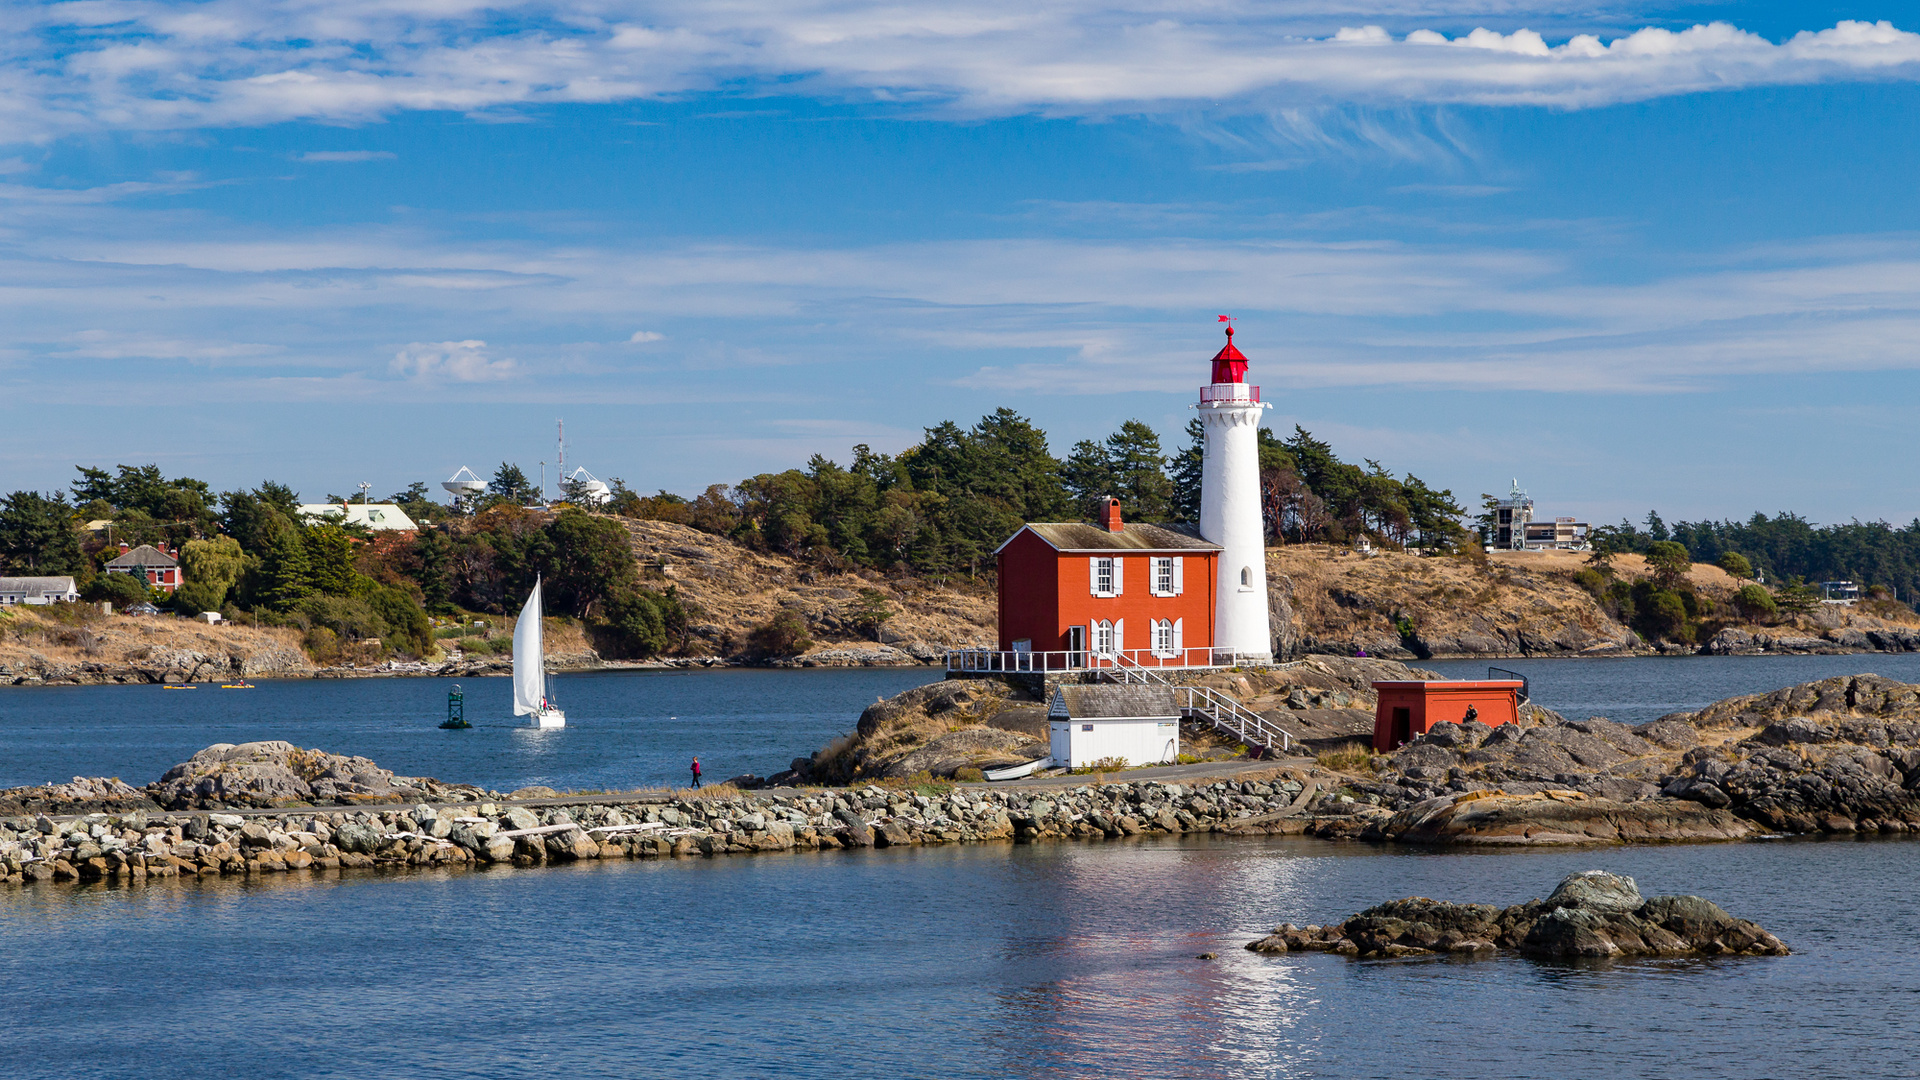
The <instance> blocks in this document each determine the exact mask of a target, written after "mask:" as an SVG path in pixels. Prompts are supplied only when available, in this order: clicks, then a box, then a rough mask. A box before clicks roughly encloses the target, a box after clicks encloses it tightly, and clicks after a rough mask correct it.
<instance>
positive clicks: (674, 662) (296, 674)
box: [0, 643, 946, 686]
mask: <svg viewBox="0 0 1920 1080" xmlns="http://www.w3.org/2000/svg"><path fill="white" fill-rule="evenodd" d="M265 661H266V662H263V661H262V659H261V658H256V657H249V658H246V659H245V660H241V661H236V660H235V659H234V658H231V657H227V656H213V655H206V654H198V653H182V654H181V655H178V656H161V657H158V658H156V660H155V661H154V662H153V663H141V664H125V663H121V664H112V663H99V662H92V661H88V662H81V663H71V664H63V663H58V662H45V663H38V664H30V665H28V666H26V667H25V668H24V669H16V668H15V667H12V666H8V665H4V664H0V686H125V685H135V686H152V685H161V684H166V685H174V684H182V683H220V682H227V681H232V680H236V679H238V680H252V679H395V678H439V679H479V678H489V677H493V676H508V675H511V674H513V663H512V661H510V660H467V659H462V660H447V661H443V662H441V663H429V662H426V661H421V660H387V661H382V662H381V663H378V664H342V665H336V666H333V667H312V666H310V665H307V664H306V663H305V660H304V658H296V657H290V656H289V657H268V658H265ZM945 662H946V652H945V651H944V650H938V649H934V648H933V647H932V646H927V645H920V644H918V643H915V647H912V648H909V647H905V646H902V647H895V646H891V645H876V646H874V647H872V648H868V649H853V648H834V649H825V650H821V651H818V652H812V653H806V654H804V655H801V656H791V657H785V658H782V659H777V660H771V661H757V660H756V661H749V660H743V659H738V658H735V659H728V658H726V657H719V656H672V657H663V658H660V659H656V660H602V659H600V658H599V657H598V656H593V655H589V656H586V657H578V656H567V655H555V656H550V657H548V669H549V670H550V671H553V672H556V673H561V674H567V673H573V672H587V671H689V670H700V669H706V668H742V667H773V668H854V667H929V666H939V665H941V664H943V663H945Z"/></svg>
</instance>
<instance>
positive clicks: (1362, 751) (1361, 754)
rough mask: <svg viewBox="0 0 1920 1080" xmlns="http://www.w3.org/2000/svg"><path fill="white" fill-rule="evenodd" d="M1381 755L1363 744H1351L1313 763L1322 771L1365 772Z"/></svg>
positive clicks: (1326, 754) (1323, 755) (1324, 755)
mask: <svg viewBox="0 0 1920 1080" xmlns="http://www.w3.org/2000/svg"><path fill="white" fill-rule="evenodd" d="M1380 757H1381V755H1379V754H1376V753H1374V752H1373V747H1372V746H1371V745H1369V744H1367V743H1364V742H1351V743H1348V744H1347V745H1345V746H1342V747H1340V748H1339V749H1337V750H1329V751H1327V752H1326V753H1324V754H1321V755H1320V756H1319V757H1317V758H1315V759H1314V761H1315V763H1316V764H1318V765H1319V766H1320V767H1321V768H1323V769H1330V770H1332V771H1334V772H1346V773H1351V772H1366V771H1369V770H1371V769H1372V768H1373V763H1374V761H1375V760H1376V759H1378V758H1380Z"/></svg>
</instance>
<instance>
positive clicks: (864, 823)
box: [0, 743, 1318, 885]
mask: <svg viewBox="0 0 1920 1080" xmlns="http://www.w3.org/2000/svg"><path fill="white" fill-rule="evenodd" d="M307 755H320V752H318V751H300V750H298V749H297V748H292V747H289V746H288V744H285V743H275V744H250V745H247V746H241V747H210V748H208V750H206V751H202V752H201V754H198V755H196V756H195V758H194V760H193V761H191V762H185V763H182V764H181V765H180V766H176V767H175V769H173V770H170V771H169V773H168V777H169V779H166V780H163V781H160V782H157V783H156V784H154V785H149V787H147V788H145V789H139V788H132V787H129V786H127V785H124V784H122V785H118V787H114V786H112V785H113V783H114V782H111V781H85V782H83V781H79V780H76V781H75V785H83V784H84V785H85V786H87V787H88V789H89V790H87V791H85V792H81V791H74V792H72V794H76V795H82V794H84V795H88V796H91V797H93V798H96V799H108V800H115V808H114V809H113V810H112V811H108V810H95V811H94V812H92V813H86V814H78V815H59V814H48V813H45V812H38V813H32V814H30V815H29V814H18V813H16V814H15V815H14V816H9V817H4V818H0V879H3V880H4V881H5V882H6V883H9V884H16V885H18V884H32V883H36V882H95V881H111V882H137V881H145V880H148V879H150V878H155V877H161V878H164V877H180V876H188V877H195V876H222V875H236V874H237V875H258V874H271V873H284V872H295V871H298V872H314V871H336V870H346V869H367V868H381V867H385V868H399V867H408V866H416V867H417V866H438V865H459V864H467V865H472V866H482V867H483V866H488V865H495V864H502V865H513V866H537V865H549V864H558V863H568V862H577V861H580V860H592V859H612V858H629V859H632V858H638V859H648V858H681V857H691V856H696V855H697V856H704V857H713V856H718V855H733V854H752V853H761V852H774V851H826V850H842V849H851V848H866V847H875V848H884V847H904V846H910V845H917V844H949V843H992V842H1013V843H1028V842H1032V841H1036V840H1046V839H1058V840H1068V839H1080V840H1103V839H1119V838H1123V837H1131V836H1145V835H1180V834H1187V833H1219V834H1228V835H1248V834H1268V833H1300V832H1304V831H1306V829H1307V823H1306V822H1305V821H1304V820H1301V819H1300V817H1299V815H1300V814H1302V813H1303V812H1304V811H1305V809H1306V807H1307V805H1308V803H1309V800H1310V799H1311V797H1312V796H1313V794H1314V793H1315V791H1316V790H1317V786H1318V785H1317V784H1316V783H1315V782H1314V781H1313V780H1312V779H1310V778H1302V777H1301V776H1299V775H1298V774H1290V773H1283V772H1282V770H1274V771H1273V772H1274V774H1275V775H1272V776H1268V777H1263V778H1258V779H1243V780H1237V781H1231V782H1229V781H1215V782H1212V783H1207V784H1202V785H1180V784H1163V783H1158V782H1152V781H1147V782H1138V783H1094V784H1089V785H1083V786H1078V787H1074V788H1072V789H1070V790H1066V791H1032V790H1019V789H1014V790H987V789H982V788H973V787H953V788H948V789H932V793H927V792H926V791H916V790H909V789H902V788H883V787H879V786H875V785H869V786H866V787H863V788H859V789H850V790H839V791H829V790H787V791H768V792H751V793H743V792H736V791H732V790H729V789H726V788H725V787H719V788H716V789H713V790H712V791H711V792H708V793H700V792H682V793H667V792H637V793H633V794H629V795H620V796H594V797H575V798H571V799H562V798H560V797H558V796H556V795H555V793H553V792H551V791H547V790H544V789H531V790H524V791H520V792H515V793H513V795H512V796H497V795H494V794H491V793H488V794H486V795H483V796H482V797H481V798H479V799H478V800H474V799H471V798H468V797H469V796H472V795H474V794H475V793H476V789H473V788H470V787H467V788H462V787H458V786H454V785H442V784H439V782H438V781H423V780H420V779H419V778H407V777H399V778H393V777H392V774H390V773H386V774H384V775H385V777H388V778H391V779H390V780H382V778H381V777H380V776H378V775H375V774H372V773H368V772H366V771H365V770H363V771H362V773H361V774H358V775H357V776H356V775H354V774H349V775H347V776H341V777H335V776H331V775H323V776H319V777H316V778H315V779H314V780H312V781H310V782H306V787H305V790H304V792H301V791H298V790H296V789H290V788H289V787H288V786H287V785H286V784H285V783H284V782H283V780H282V778H281V777H279V776H278V775H276V773H277V770H278V768H279V767H278V766H275V765H272V764H271V763H270V759H277V760H279V761H282V762H284V761H286V760H288V759H290V758H291V759H293V760H296V761H297V760H299V759H301V757H303V756H307ZM320 756H321V757H322V758H325V759H328V760H330V761H331V762H333V763H334V764H332V765H329V767H328V769H327V770H325V771H326V772H328V773H333V772H336V771H347V770H348V769H350V768H351V766H352V763H356V762H364V761H365V759H354V758H340V757H337V756H335V755H320ZM235 761H243V762H246V763H249V764H250V765H251V766H253V767H252V768H251V769H239V770H234V769H227V768H223V767H221V766H222V764H223V762H224V763H225V764H231V763H233V762H235ZM340 762H346V763H349V764H348V766H347V767H346V768H342V767H341V766H340V765H339V764H338V763H340ZM367 764H369V765H370V764H371V763H367ZM382 772H383V771H382ZM363 781H364V782H363ZM72 786H74V785H62V787H72ZM46 790H49V789H37V788H27V789H15V790H14V791H11V792H6V793H0V797H3V798H4V799H5V800H6V801H5V802H4V803H0V805H4V806H6V807H7V808H8V809H12V810H15V811H18V810H20V809H22V808H23V807H25V806H26V805H28V804H29V802H30V801H31V800H30V799H23V798H22V797H21V794H20V793H21V792H37V791H46ZM297 794H305V795H307V796H309V797H330V798H332V799H334V800H337V801H339V802H342V803H345V804H346V805H334V806H310V807H309V806H298V807H289V806H288V805H287V804H288V803H289V802H290V801H293V800H292V799H291V798H289V796H291V795H297ZM403 794H404V795H405V796H415V795H417V796H422V797H423V798H422V801H420V802H418V803H415V804H413V805H410V806H409V805H391V804H392V803H395V802H398V801H399V800H401V799H402V798H403ZM427 799H445V800H448V801H444V802H430V801H427ZM158 801H166V802H169V803H172V804H175V805H176V806H185V805H189V804H198V805H202V806H206V807H214V806H223V807H226V809H224V810H222V809H174V810H167V809H161V808H158V807H157V806H155V805H154V804H155V803H156V802H158ZM374 802H384V803H388V804H389V805H386V806H379V805H367V804H368V803H374ZM273 804H278V805H279V807H280V808H278V809H270V810H269V809H261V808H260V807H263V806H267V805H273ZM243 806H245V807H252V808H250V809H240V808H239V807H243Z"/></svg>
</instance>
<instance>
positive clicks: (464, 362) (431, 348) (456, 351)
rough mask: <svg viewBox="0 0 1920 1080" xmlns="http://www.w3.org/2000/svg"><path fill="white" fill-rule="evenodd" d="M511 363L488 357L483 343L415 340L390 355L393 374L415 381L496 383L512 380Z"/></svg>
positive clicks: (513, 366)
mask: <svg viewBox="0 0 1920 1080" xmlns="http://www.w3.org/2000/svg"><path fill="white" fill-rule="evenodd" d="M516 367H517V365H516V364H515V363H514V362H513V361H512V360H506V359H501V360H494V359H491V358H489V357H488V356H487V343H486V342H484V341H433V342H426V341H416V342H414V343H413V344H411V345H408V346H407V347H405V348H403V349H401V350H400V351H399V352H397V353H395V354H393V371H394V373H395V374H397V375H402V376H405V377H407V378H410V379H413V380H415V381H416V382H440V381H446V382H462V383H471V382H497V381H499V380H501V379H507V378H512V377H513V375H514V369H515V368H516Z"/></svg>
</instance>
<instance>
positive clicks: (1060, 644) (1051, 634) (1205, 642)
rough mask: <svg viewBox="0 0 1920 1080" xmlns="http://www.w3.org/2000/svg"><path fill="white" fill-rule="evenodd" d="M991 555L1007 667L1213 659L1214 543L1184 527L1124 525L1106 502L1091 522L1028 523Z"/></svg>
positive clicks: (1114, 504) (1178, 663)
mask: <svg viewBox="0 0 1920 1080" xmlns="http://www.w3.org/2000/svg"><path fill="white" fill-rule="evenodd" d="M994 554H995V555H997V556H999V558H1000V651H1001V653H1002V654H1003V655H1004V656H1005V657H1006V660H1007V663H1006V664H1005V667H1006V668H1008V669H1013V670H1028V671H1057V670H1066V669H1073V668H1086V667H1104V666H1109V665H1113V664H1116V663H1127V664H1138V665H1140V666H1143V667H1183V666H1185V667H1191V666H1199V665H1206V664H1210V663H1212V662H1213V660H1212V654H1213V608H1214V599H1215V598H1214V589H1215V588H1216V585H1215V582H1216V581H1217V580H1218V574H1217V573H1216V570H1217V567H1216V565H1215V564H1216V563H1217V561H1218V560H1219V558H1220V546H1219V545H1218V544H1210V543H1208V542H1207V541H1205V540H1202V539H1201V538H1200V535H1199V532H1198V531H1197V530H1195V529H1193V528H1192V527H1190V526H1186V525H1139V524H1128V523H1125V522H1122V521H1121V520H1120V500H1118V499H1109V500H1108V501H1107V507H1106V512H1105V513H1104V514H1102V515H1101V520H1100V522H1099V523H1098V524H1087V523H1085V522H1029V523H1028V524H1026V525H1023V526H1021V528H1020V531H1019V532H1016V533H1014V534H1013V536H1012V537H1011V538H1010V539H1008V540H1007V542H1006V543H1004V544H1002V545H1000V549H999V550H998V551H996V552H994ZM996 666H997V665H996Z"/></svg>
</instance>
